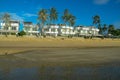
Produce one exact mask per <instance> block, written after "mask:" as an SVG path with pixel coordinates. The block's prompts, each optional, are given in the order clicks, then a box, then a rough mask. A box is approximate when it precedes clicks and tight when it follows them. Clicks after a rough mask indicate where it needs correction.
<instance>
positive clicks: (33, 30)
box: [23, 22, 39, 35]
mask: <svg viewBox="0 0 120 80" xmlns="http://www.w3.org/2000/svg"><path fill="white" fill-rule="evenodd" d="M23 27H24V28H23V30H24V31H25V32H26V34H27V35H36V34H38V33H39V31H38V26H37V25H33V23H32V22H23Z"/></svg>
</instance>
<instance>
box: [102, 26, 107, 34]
mask: <svg viewBox="0 0 120 80" xmlns="http://www.w3.org/2000/svg"><path fill="white" fill-rule="evenodd" d="M102 31H103V34H105V32H106V31H107V25H106V24H104V25H103V28H102Z"/></svg>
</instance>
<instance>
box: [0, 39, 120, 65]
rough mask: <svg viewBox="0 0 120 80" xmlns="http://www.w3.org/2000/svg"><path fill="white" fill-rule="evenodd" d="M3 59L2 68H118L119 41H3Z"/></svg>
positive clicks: (0, 51)
mask: <svg viewBox="0 0 120 80" xmlns="http://www.w3.org/2000/svg"><path fill="white" fill-rule="evenodd" d="M0 55H1V56H0V64H1V65H0V66H2V67H5V66H11V67H13V66H41V65H43V66H44V65H45V66H46V65H49V66H58V65H59V66H75V65H81V66H82V65H83V66H85V65H95V66H98V65H106V64H119V61H120V40H118V39H115V40H112V39H104V40H101V39H92V40H90V39H87V40H86V39H83V38H72V39H68V38H65V39H64V40H63V39H61V38H50V39H47V38H42V39H41V38H31V37H27V38H26V37H23V38H16V37H12V38H11V37H8V38H1V40H0ZM23 64H24V65H23Z"/></svg>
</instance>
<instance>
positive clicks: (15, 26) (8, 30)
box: [0, 21, 20, 34]
mask: <svg viewBox="0 0 120 80" xmlns="http://www.w3.org/2000/svg"><path fill="white" fill-rule="evenodd" d="M0 25H1V29H0V32H1V34H16V33H18V32H19V27H20V22H19V21H10V22H9V23H7V24H6V23H3V22H2V23H1V24H0Z"/></svg>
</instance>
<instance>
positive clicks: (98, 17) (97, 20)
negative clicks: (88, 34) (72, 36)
mask: <svg viewBox="0 0 120 80" xmlns="http://www.w3.org/2000/svg"><path fill="white" fill-rule="evenodd" d="M99 24H100V16H99V15H95V16H93V25H96V26H98V25H99Z"/></svg>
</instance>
